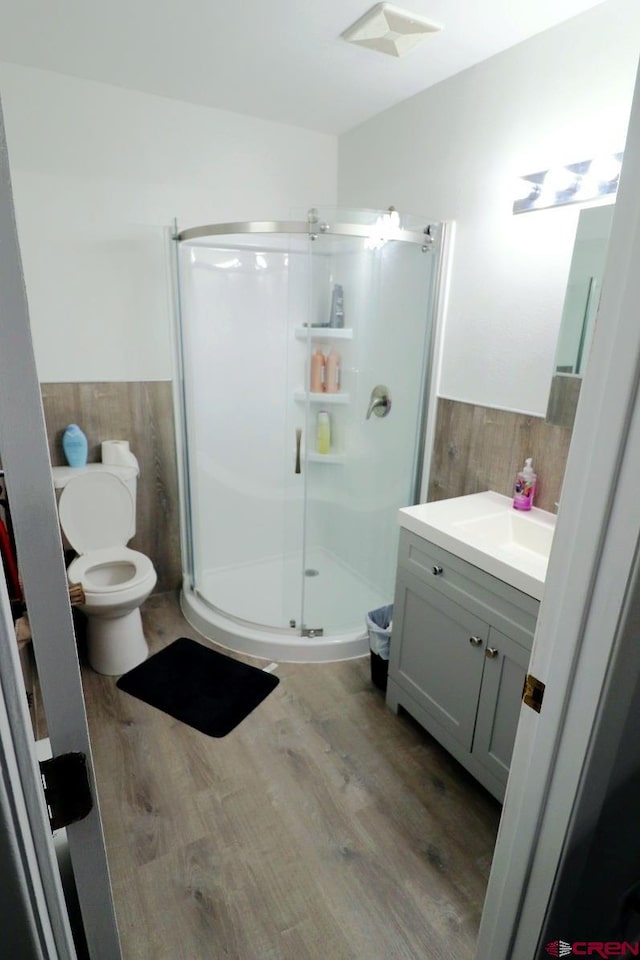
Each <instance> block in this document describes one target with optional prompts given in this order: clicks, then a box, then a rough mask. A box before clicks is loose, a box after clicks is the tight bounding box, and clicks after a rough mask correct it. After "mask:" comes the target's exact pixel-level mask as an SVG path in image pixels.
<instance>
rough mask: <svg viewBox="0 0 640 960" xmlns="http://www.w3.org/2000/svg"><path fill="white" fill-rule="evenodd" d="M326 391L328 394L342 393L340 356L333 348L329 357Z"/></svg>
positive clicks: (325, 383)
mask: <svg viewBox="0 0 640 960" xmlns="http://www.w3.org/2000/svg"><path fill="white" fill-rule="evenodd" d="M324 389H325V390H326V392H327V393H339V392H340V354H339V353H337V352H336V351H335V350H334V349H333V347H332V348H331V350H329V353H328V355H327V366H326V370H325V378H324Z"/></svg>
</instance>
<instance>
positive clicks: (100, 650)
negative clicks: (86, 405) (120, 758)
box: [53, 463, 157, 676]
mask: <svg viewBox="0 0 640 960" xmlns="http://www.w3.org/2000/svg"><path fill="white" fill-rule="evenodd" d="M137 476H138V471H137V468H136V467H132V466H118V465H111V464H104V463H89V464H87V465H86V466H85V467H54V468H53V479H54V486H55V487H56V494H57V496H58V517H59V519H60V527H61V529H62V532H63V534H64V537H65V540H66V541H67V542H68V544H69V545H70V546H71V547H73V549H74V550H75V551H76V553H77V554H79V556H78V557H77V558H76V559H75V560H73V561H72V562H71V564H70V565H69V568H68V570H67V578H68V580H69V583H80V584H82V587H83V590H84V594H85V603H84V604H82V606H81V607H80V609H81V610H82V611H83V612H84V613H85V614H86V616H87V656H88V659H89V663H90V665H91V666H92V667H93V669H94V670H95V671H97V673H103V674H107V675H109V676H120V675H121V674H123V673H126V672H127V671H128V670H131V669H132V668H133V667H135V666H137V665H138V664H139V663H142V662H143V660H146V658H147V655H148V653H149V648H148V646H147V641H146V639H145V636H144V633H143V631H142V619H141V617H140V605H141V604H142V603H144V601H145V600H146V599H147V597H148V596H149V594H150V593H151V591H152V590H153V588H154V586H155V584H156V581H157V576H156V572H155V570H154V567H153V564H152V563H151V560H150V559H149V558H148V557H146V556H145V555H144V554H143V553H139V552H138V551H137V550H130V549H129V548H128V547H127V543H128V542H129V540H131V538H132V537H133V535H134V534H135V518H136V506H135V504H136V499H135V497H136V485H137Z"/></svg>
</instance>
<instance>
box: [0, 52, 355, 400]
mask: <svg viewBox="0 0 640 960" xmlns="http://www.w3.org/2000/svg"><path fill="white" fill-rule="evenodd" d="M0 96H1V97H2V104H3V109H4V114H5V123H6V128H7V139H8V143H9V157H10V164H11V174H12V178H13V189H14V196H15V204H16V216H17V220H18V229H19V234H20V243H21V249H22V256H23V260H24V270H25V276H26V283H27V293H28V297H29V307H30V312H31V324H32V332H33V339H34V345H35V352H36V361H37V364H38V374H39V377H40V379H41V381H49V382H53V381H67V380H69V381H77V380H80V381H82V380H152V379H166V378H169V377H170V376H171V372H172V371H171V350H170V333H169V330H170V326H169V319H170V301H169V296H168V289H167V282H168V270H167V264H166V259H165V255H166V247H165V239H164V238H165V231H166V228H167V227H168V226H169V225H170V224H171V223H172V221H173V218H174V217H177V219H178V223H179V226H180V227H182V228H184V227H187V226H194V225H196V224H202V223H211V222H216V221H224V220H243V219H247V220H259V219H274V218H279V217H285V218H286V217H288V216H289V215H290V212H291V208H300V209H307V208H308V207H309V206H319V205H333V204H335V197H336V166H337V145H336V140H335V138H334V137H330V136H326V135H324V134H317V133H313V132H310V131H308V130H298V129H295V128H293V127H288V126H285V125H283V124H277V123H271V122H266V121H261V120H256V119H254V118H250V117H245V116H241V115H239V114H234V113H229V112H225V111H221V110H212V109H208V108H205V107H200V106H194V105H190V104H186V103H182V102H180V101H175V100H168V99H163V98H161V97H155V96H150V95H148V94H143V93H137V92H133V91H128V90H124V89H119V88H116V87H110V86H107V85H104V84H99V83H94V82H90V81H83V80H77V79H74V78H71V77H66V76H62V75H60V74H55V73H49V72H45V71H39V70H34V69H31V68H24V67H18V66H14V65H10V64H0Z"/></svg>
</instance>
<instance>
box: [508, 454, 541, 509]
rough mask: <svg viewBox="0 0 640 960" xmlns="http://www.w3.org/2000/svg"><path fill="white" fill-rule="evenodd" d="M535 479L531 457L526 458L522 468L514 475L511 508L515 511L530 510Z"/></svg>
mask: <svg viewBox="0 0 640 960" xmlns="http://www.w3.org/2000/svg"><path fill="white" fill-rule="evenodd" d="M537 479H538V478H537V477H536V475H535V473H534V472H533V467H532V465H531V457H528V458H527V461H526V463H525V465H524V467H523V468H522V470H520V471H519V472H518V474H517V475H516V482H515V486H514V490H513V506H514V508H515V509H516V510H531V507H532V506H533V495H534V494H535V492H536V480H537Z"/></svg>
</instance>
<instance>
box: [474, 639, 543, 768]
mask: <svg viewBox="0 0 640 960" xmlns="http://www.w3.org/2000/svg"><path fill="white" fill-rule="evenodd" d="M494 651H495V652H494ZM529 657H530V654H529V652H528V651H527V650H525V649H524V647H521V646H520V644H518V643H515V642H514V641H513V640H512V639H511V638H510V637H507V636H505V634H504V633H500V632H499V631H498V630H496V629H495V628H494V627H491V630H490V631H489V640H488V643H487V647H486V650H485V666H484V674H483V676H482V687H481V690H480V702H479V704H478V719H477V722H476V733H475V737H474V740H473V755H474V758H475V759H476V760H478V762H479V763H481V764H482V765H483V766H485V767H486V768H487V769H488V770H490V771H491V773H493V775H494V776H495V777H497V778H498V779H499V781H500V782H501V783H502V784H503V785H504V786H506V784H507V777H508V775H509V764H510V763H511V754H512V753H513V743H514V740H515V737H516V728H517V726H518V717H519V716H520V706H521V703H522V688H523V685H524V678H525V676H526V673H527V668H528V666H529Z"/></svg>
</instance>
